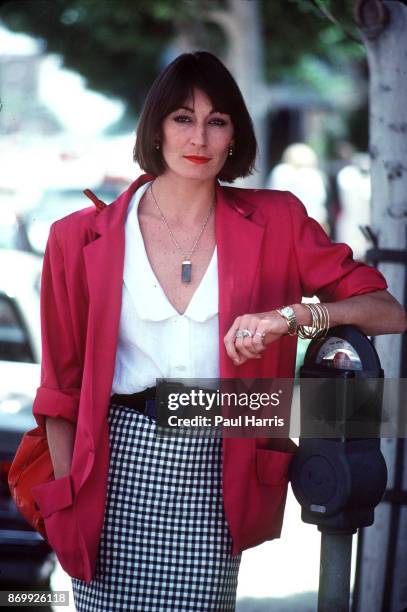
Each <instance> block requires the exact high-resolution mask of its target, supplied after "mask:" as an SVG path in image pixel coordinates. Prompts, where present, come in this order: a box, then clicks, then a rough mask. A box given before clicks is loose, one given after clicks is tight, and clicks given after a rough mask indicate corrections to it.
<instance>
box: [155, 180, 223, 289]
mask: <svg viewBox="0 0 407 612" xmlns="http://www.w3.org/2000/svg"><path fill="white" fill-rule="evenodd" d="M150 191H151V195H152V196H153V200H154V203H155V205H156V206H157V208H158V211H159V213H160V215H161V219H162V220H163V221H164V223H165V225H166V227H167V229H168V232H169V234H170V236H171V238H172V241H173V243H174V244H175V246H176V247H177V249H178V250H179V251H180V252H181V254H182V262H181V281H182V282H184V283H190V282H191V277H192V264H191V256H192V255H193V253H194V252H195V249H196V247H197V245H198V242H199V239H200V237H201V236H202V234H203V231H204V229H205V227H206V225H207V223H208V221H209V217H210V216H211V214H212V211H213V209H214V204H212V206H211V207H210V209H209V210H208V214H207V215H206V219H205V222H204V224H203V226H202V227H201V231H200V232H199V234H198V236H197V237H196V240H195V242H194V245H193V247H192V249H191V251H190V252H189V255H188V254H187V253H185V251H184V250H183V249H182V247H181V246H180V245H179V243H178V241H177V239H176V238H175V236H174V234H173V233H172V231H171V228H170V226H169V225H168V221H167V219H166V218H165V217H164V215H163V212H162V210H161V208H160V207H159V206H158V202H157V200H156V199H155V196H154V193H153V185H152V184H151V185H150Z"/></svg>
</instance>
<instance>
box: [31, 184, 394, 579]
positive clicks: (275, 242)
mask: <svg viewBox="0 0 407 612" xmlns="http://www.w3.org/2000/svg"><path fill="white" fill-rule="evenodd" d="M151 178H153V177H151V176H150V175H142V176H140V177H139V178H138V179H137V180H136V181H135V182H134V183H133V184H132V185H131V186H130V187H129V189H128V190H127V191H126V192H125V193H123V194H122V195H121V196H120V197H119V198H118V199H117V200H116V201H115V202H113V204H111V205H110V206H107V207H105V208H104V209H103V210H102V211H101V212H100V213H97V212H96V211H95V208H94V207H90V208H87V209H84V210H81V211H78V212H75V213H73V214H71V215H69V216H67V217H65V218H63V219H61V220H59V221H57V222H56V223H54V224H53V225H52V227H51V230H50V235H49V240H48V245H47V250H46V253H45V257H44V264H43V275H42V286H41V327H42V351H43V352H42V374H41V386H40V387H39V388H38V390H37V394H36V398H35V403H34V407H33V413H34V416H35V418H36V421H37V423H38V424H39V425H40V426H41V427H45V419H44V417H45V416H52V417H63V418H65V419H68V420H69V421H72V422H73V423H76V425H77V429H76V438H75V444H74V449H73V458H72V467H71V472H70V474H69V475H68V476H64V477H62V478H58V479H56V480H51V481H49V482H45V483H42V484H40V485H37V486H36V487H33V495H34V498H35V500H36V502H37V504H38V505H39V508H40V510H41V512H42V514H43V516H44V519H45V526H46V530H47V534H48V539H49V543H50V544H51V546H52V547H53V548H54V550H55V552H56V554H57V556H58V559H59V561H60V563H61V565H62V567H63V568H64V569H65V570H66V571H67V572H68V573H69V574H70V575H71V576H73V577H76V578H79V579H82V580H86V581H87V582H89V581H90V580H91V578H92V576H93V575H94V570H95V564H96V557H97V549H98V544H99V539H100V532H101V528H102V525H103V517H104V508H105V497H106V487H107V475H108V467H109V432H108V423H107V410H108V405H109V398H110V395H111V388H112V381H113V373H114V367H115V357H116V345H117V337H118V325H119V318H120V310H121V295H122V283H123V264H124V249H125V240H124V236H125V234H124V223H125V216H126V211H127V206H128V203H129V201H130V198H131V196H132V195H133V193H134V191H135V190H136V189H137V187H139V186H140V185H142V184H143V183H144V182H146V181H147V180H151ZM215 228H216V242H217V248H218V279H219V356H220V376H221V377H222V378H235V377H236V378H270V377H285V378H290V377H292V376H293V374H294V366H295V355H296V338H295V337H291V336H284V337H283V338H281V339H280V340H279V341H277V342H275V343H273V344H272V345H270V346H269V347H268V349H267V351H265V353H264V354H263V358H262V359H261V360H249V361H247V362H246V363H244V364H243V365H242V366H238V367H237V366H235V365H234V364H233V362H232V361H231V360H230V358H229V357H228V356H227V354H226V351H225V348H224V343H223V338H224V336H225V334H226V332H227V331H228V329H229V327H230V326H231V325H232V323H233V321H234V319H235V318H236V317H237V316H238V315H242V314H246V313H255V312H264V311H268V310H272V309H273V308H276V307H280V306H283V305H286V304H292V303H298V302H301V298H302V296H313V295H318V296H319V297H320V298H321V300H322V301H335V300H341V299H345V298H347V297H350V296H352V295H358V294H363V293H368V292H372V291H376V290H380V289H386V288H387V284H386V281H385V280H384V278H383V276H382V275H381V274H380V273H379V272H377V271H376V270H375V269H373V268H371V267H368V266H366V265H363V264H360V263H356V262H354V261H353V260H352V258H351V255H352V251H351V250H350V248H349V247H347V246H346V245H344V244H333V243H331V241H330V240H329V238H328V237H327V235H326V234H325V232H324V231H323V230H322V229H321V227H320V226H319V225H318V223H316V221H314V220H312V219H311V218H309V217H308V216H307V214H306V211H305V208H304V206H303V205H302V204H301V203H300V202H299V201H298V200H297V199H296V198H295V197H294V196H293V195H292V194H290V193H289V192H281V191H270V190H261V189H239V188H234V187H221V186H217V206H216V213H215ZM222 443H223V466H222V470H223V497H224V509H225V515H226V519H227V521H228V525H229V528H230V533H231V536H232V539H233V551H232V554H234V555H235V554H238V553H239V552H240V551H242V550H244V549H246V548H249V547H252V546H255V545H257V544H260V543H261V542H264V541H265V540H271V539H273V538H277V537H279V536H280V532H281V526H282V518H283V511H284V505H285V498H286V491H287V480H288V476H287V473H288V468H289V465H290V462H291V459H292V456H293V455H292V451H293V448H292V447H294V449H295V445H294V443H292V442H291V441H289V442H288V448H287V449H286V452H283V451H279V450H273V449H272V448H270V447H272V446H273V444H274V442H273V440H272V439H268V438H223V441H222ZM290 443H291V446H290ZM274 448H276V447H275V446H274Z"/></svg>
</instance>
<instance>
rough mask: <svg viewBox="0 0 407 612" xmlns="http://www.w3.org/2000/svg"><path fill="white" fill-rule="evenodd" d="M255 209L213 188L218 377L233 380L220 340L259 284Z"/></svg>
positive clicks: (233, 194)
mask: <svg viewBox="0 0 407 612" xmlns="http://www.w3.org/2000/svg"><path fill="white" fill-rule="evenodd" d="M256 212H257V211H256V207H255V206H254V205H253V204H251V203H250V202H249V201H247V200H243V199H241V198H240V197H238V196H237V195H236V192H235V190H231V191H230V192H229V191H228V188H222V187H220V186H218V188H217V205H216V220H215V227H216V230H215V231H216V243H217V247H218V278H219V357H220V376H221V377H222V378H228V377H232V378H233V377H235V376H236V368H235V366H234V364H233V363H232V361H231V359H230V358H229V357H228V356H227V354H226V350H225V346H224V343H223V338H224V336H225V334H226V333H227V331H228V330H229V328H230V326H231V325H232V323H233V321H234V320H235V318H236V317H237V316H239V315H243V314H248V313H249V312H251V309H252V307H253V306H254V305H255V296H256V287H257V285H258V283H259V276H258V275H259V272H260V266H259V262H260V253H261V248H262V240H263V234H264V227H263V226H262V225H261V219H260V218H259V215H258V214H257V221H258V222H259V223H260V224H259V223H255V222H254V220H252V219H253V217H255V213H256Z"/></svg>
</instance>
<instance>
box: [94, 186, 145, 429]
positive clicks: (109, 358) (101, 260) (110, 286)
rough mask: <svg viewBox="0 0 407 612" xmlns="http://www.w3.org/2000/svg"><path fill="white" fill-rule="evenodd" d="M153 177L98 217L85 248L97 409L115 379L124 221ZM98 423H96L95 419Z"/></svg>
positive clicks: (130, 190) (107, 394)
mask: <svg viewBox="0 0 407 612" xmlns="http://www.w3.org/2000/svg"><path fill="white" fill-rule="evenodd" d="M151 178H153V177H151V175H148V174H143V175H142V176H140V177H139V178H138V179H137V180H136V181H135V182H134V183H132V184H131V185H130V187H129V189H128V190H127V191H126V192H125V193H123V195H121V196H120V197H119V198H118V199H117V200H115V202H113V204H111V205H109V206H106V207H105V208H103V209H102V210H101V211H100V212H99V213H97V214H95V220H94V222H93V224H92V230H93V232H94V234H95V237H94V239H93V241H92V242H90V243H89V244H87V245H86V246H85V247H84V248H83V255H84V261H85V270H86V277H87V283H88V291H89V320H88V341H87V350H86V357H87V359H89V360H90V363H89V365H88V368H89V369H88V371H89V372H91V373H92V378H93V389H94V400H96V396H97V397H98V398H99V401H98V402H96V401H93V402H92V406H93V408H94V409H98V410H100V409H101V406H100V405H98V404H99V402H100V398H103V403H104V404H105V403H106V406H105V407H107V402H108V400H109V397H110V395H109V394H110V391H111V383H112V380H113V376H114V367H115V361H116V346H117V337H118V331H119V323H120V312H121V302H122V288H123V268H124V252H125V220H126V213H127V209H128V205H129V202H130V200H131V197H132V195H133V194H134V192H135V191H136V189H137V188H138V187H139V186H141V185H142V184H143V183H145V182H146V181H149V180H151ZM92 421H93V423H94V424H96V422H97V420H94V419H92Z"/></svg>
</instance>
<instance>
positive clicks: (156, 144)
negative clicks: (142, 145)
mask: <svg viewBox="0 0 407 612" xmlns="http://www.w3.org/2000/svg"><path fill="white" fill-rule="evenodd" d="M154 147H155V148H156V149H157V151H159V150H160V143H159V142H156V143H155V145H154Z"/></svg>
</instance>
